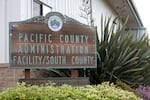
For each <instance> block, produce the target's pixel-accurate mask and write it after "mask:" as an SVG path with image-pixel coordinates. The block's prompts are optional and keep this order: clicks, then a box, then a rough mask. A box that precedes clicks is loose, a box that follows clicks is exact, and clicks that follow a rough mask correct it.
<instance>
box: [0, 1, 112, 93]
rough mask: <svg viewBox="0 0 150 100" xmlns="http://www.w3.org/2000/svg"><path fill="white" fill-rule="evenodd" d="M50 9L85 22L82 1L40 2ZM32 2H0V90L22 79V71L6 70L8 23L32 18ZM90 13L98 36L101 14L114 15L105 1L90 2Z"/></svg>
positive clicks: (7, 59)
mask: <svg viewBox="0 0 150 100" xmlns="http://www.w3.org/2000/svg"><path fill="white" fill-rule="evenodd" d="M40 1H43V2H44V3H45V4H47V5H49V6H51V7H52V11H57V12H61V13H62V14H64V15H67V16H69V17H71V18H74V19H76V20H78V21H80V22H81V23H85V24H87V21H86V20H85V19H84V18H83V17H81V9H80V8H81V6H82V0H40ZM32 3H33V0H0V12H1V16H0V28H1V29H0V43H1V44H0V90H2V88H5V87H13V86H15V85H16V82H17V81H18V79H19V78H22V77H23V70H18V69H8V62H9V32H8V31H9V22H14V21H22V20H26V19H28V18H31V17H32V16H33V14H32V12H33V11H32V9H33V4H32ZM92 13H93V18H94V21H95V25H96V26H98V33H99V37H101V35H100V30H101V28H100V26H101V22H100V20H101V14H103V15H104V16H110V15H112V16H113V17H115V13H114V12H113V11H112V10H111V8H110V7H109V5H107V3H106V2H105V0H92Z"/></svg>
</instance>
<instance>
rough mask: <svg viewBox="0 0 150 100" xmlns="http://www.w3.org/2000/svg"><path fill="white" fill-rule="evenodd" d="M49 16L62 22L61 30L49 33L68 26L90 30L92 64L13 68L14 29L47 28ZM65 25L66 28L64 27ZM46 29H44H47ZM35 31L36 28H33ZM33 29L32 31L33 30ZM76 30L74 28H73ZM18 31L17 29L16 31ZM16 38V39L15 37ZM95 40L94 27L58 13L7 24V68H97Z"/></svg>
mask: <svg viewBox="0 0 150 100" xmlns="http://www.w3.org/2000/svg"><path fill="white" fill-rule="evenodd" d="M51 16H58V17H60V18H61V20H62V28H60V29H59V30H56V31H52V30H51V29H50V28H49V31H50V32H54V33H55V32H58V33H59V32H61V31H65V29H63V27H68V26H69V25H72V24H73V26H77V27H78V28H77V29H79V28H85V29H83V30H86V29H87V30H88V29H89V30H90V31H91V30H92V32H93V38H92V39H93V42H94V45H92V46H93V48H94V55H93V57H94V58H93V59H94V62H93V63H94V64H91V65H90V64H89V65H84V66H83V65H75V66H74V65H58V66H57V65H53V66H52V65H51V66H44V65H42V64H41V65H36V66H32V65H28V66H21V65H20V66H15V65H13V64H12V51H13V50H14V45H13V44H12V43H14V42H12V41H13V39H12V36H13V35H14V34H15V31H16V30H17V29H15V27H18V26H20V25H26V24H31V25H32V24H34V25H35V24H38V25H40V24H42V25H45V27H47V28H48V20H49V18H50V17H51ZM65 25H66V26H65ZM47 28H46V29H47ZM35 29H36V28H35ZM35 29H33V30H35ZM75 29H76V28H75ZM18 30H19V29H18ZM15 38H16V37H15ZM90 38H91V37H90ZM96 42H97V40H96V28H95V27H91V26H88V25H85V24H83V23H80V22H78V21H76V20H74V19H72V18H69V17H68V16H64V15H62V14H61V13H59V12H50V13H48V14H47V15H46V16H37V17H33V18H30V19H27V20H25V21H20V22H10V23H9V68H21V69H68V68H69V69H78V68H96V67H97V47H96V44H97V43H96Z"/></svg>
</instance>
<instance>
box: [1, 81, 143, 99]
mask: <svg viewBox="0 0 150 100" xmlns="http://www.w3.org/2000/svg"><path fill="white" fill-rule="evenodd" d="M0 100H140V98H138V97H136V96H135V95H134V93H132V92H128V91H126V90H122V89H121V88H118V87H116V86H115V85H114V84H109V83H108V82H104V83H102V84H100V85H97V86H96V85H93V86H92V85H87V86H82V87H71V86H69V85H63V86H54V85H49V86H41V87H39V86H28V87H26V86H25V84H24V83H22V84H18V86H17V87H16V88H11V89H10V88H9V89H6V90H5V91H3V92H2V93H0Z"/></svg>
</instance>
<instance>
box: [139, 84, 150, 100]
mask: <svg viewBox="0 0 150 100" xmlns="http://www.w3.org/2000/svg"><path fill="white" fill-rule="evenodd" d="M136 91H137V92H138V93H139V94H140V96H141V97H142V98H143V99H144V100H150V87H149V86H143V85H141V86H139V87H138V88H137V89H136Z"/></svg>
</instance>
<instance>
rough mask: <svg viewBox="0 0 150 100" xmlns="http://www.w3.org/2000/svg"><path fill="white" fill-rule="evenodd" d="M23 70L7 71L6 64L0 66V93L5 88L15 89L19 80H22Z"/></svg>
mask: <svg viewBox="0 0 150 100" xmlns="http://www.w3.org/2000/svg"><path fill="white" fill-rule="evenodd" d="M23 77H24V74H23V70H18V69H8V64H6V63H3V64H2V63H1V64H0V91H2V90H4V89H6V88H7V87H15V86H16V83H17V81H18V79H19V78H23Z"/></svg>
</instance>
